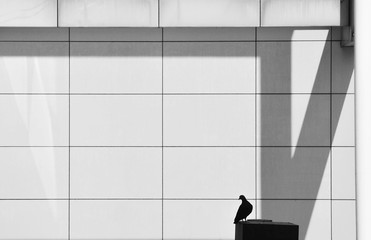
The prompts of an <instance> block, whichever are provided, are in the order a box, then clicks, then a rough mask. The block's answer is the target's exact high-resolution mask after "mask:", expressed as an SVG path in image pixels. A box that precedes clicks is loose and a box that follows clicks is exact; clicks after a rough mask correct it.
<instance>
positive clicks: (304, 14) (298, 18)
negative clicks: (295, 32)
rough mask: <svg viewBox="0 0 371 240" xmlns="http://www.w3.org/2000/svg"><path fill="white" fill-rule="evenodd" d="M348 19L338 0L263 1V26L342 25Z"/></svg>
mask: <svg viewBox="0 0 371 240" xmlns="http://www.w3.org/2000/svg"><path fill="white" fill-rule="evenodd" d="M343 18H344V19H343ZM346 19H347V16H341V3H340V1H338V0H323V1H320V2H319V1H306V0H295V1H291V0H262V1H261V25H262V26H341V25H342V24H345V21H346Z"/></svg>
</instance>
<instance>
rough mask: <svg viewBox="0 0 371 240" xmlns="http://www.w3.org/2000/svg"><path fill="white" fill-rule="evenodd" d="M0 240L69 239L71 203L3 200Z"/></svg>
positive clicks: (0, 203)
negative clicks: (69, 204) (69, 210)
mask: <svg viewBox="0 0 371 240" xmlns="http://www.w3.org/2000/svg"><path fill="white" fill-rule="evenodd" d="M0 212H1V214H0V225H1V232H0V239H51V240H53V239H56V240H57V239H68V201H67V200H66V201H61V200H58V201H54V200H33V201H20V200H17V201H9V200H3V201H0Z"/></svg>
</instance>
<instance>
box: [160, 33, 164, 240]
mask: <svg viewBox="0 0 371 240" xmlns="http://www.w3.org/2000/svg"><path fill="white" fill-rule="evenodd" d="M161 79H162V80H161V156H162V160H161V161H162V162H161V168H162V170H161V171H162V172H161V186H162V187H161V221H162V222H161V239H162V240H163V239H164V29H163V28H161Z"/></svg>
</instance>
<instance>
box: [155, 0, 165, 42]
mask: <svg viewBox="0 0 371 240" xmlns="http://www.w3.org/2000/svg"><path fill="white" fill-rule="evenodd" d="M160 3H161V0H157V27H160V14H161V9H160ZM163 40H164V38H163V36H162V39H161V41H163Z"/></svg>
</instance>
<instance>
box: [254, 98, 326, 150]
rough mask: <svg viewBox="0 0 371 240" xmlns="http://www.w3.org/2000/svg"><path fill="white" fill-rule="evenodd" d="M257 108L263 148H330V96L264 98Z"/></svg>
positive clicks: (259, 138)
mask: <svg viewBox="0 0 371 240" xmlns="http://www.w3.org/2000/svg"><path fill="white" fill-rule="evenodd" d="M257 106H258V111H257V117H258V122H257V127H258V133H257V134H258V143H259V144H260V145H261V146H330V132H331V130H330V96H329V95H309V94H302V95H261V96H259V97H258V105H257Z"/></svg>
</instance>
